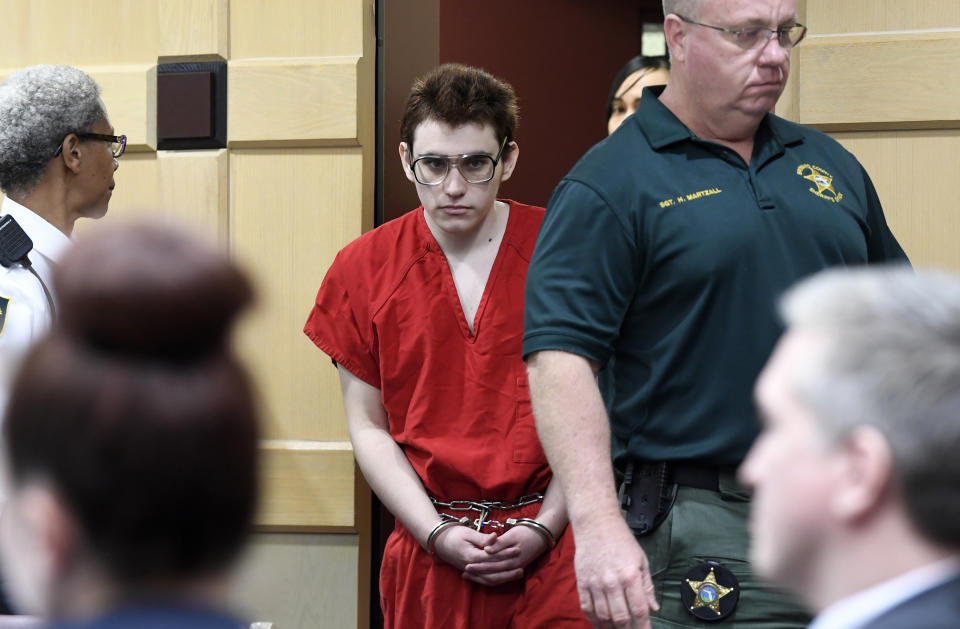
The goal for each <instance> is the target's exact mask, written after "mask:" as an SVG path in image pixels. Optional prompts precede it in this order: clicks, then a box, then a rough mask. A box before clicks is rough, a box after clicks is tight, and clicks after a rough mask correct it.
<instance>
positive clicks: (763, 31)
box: [674, 13, 807, 50]
mask: <svg viewBox="0 0 960 629" xmlns="http://www.w3.org/2000/svg"><path fill="white" fill-rule="evenodd" d="M674 15H676V16H677V17H678V18H680V19H681V20H683V21H684V22H686V23H687V24H696V25H697V26H703V27H704V28H712V29H713V30H715V31H720V32H723V33H728V34H730V35H733V41H734V42H735V43H736V44H737V45H738V46H740V47H741V48H743V49H744V50H754V49H756V48H762V47H763V46H766V45H767V42H768V41H770V39H771V38H772V37H773V36H774V35H776V36H777V41H778V42H779V43H780V47H781V48H783V49H784V50H790V49H791V48H793V47H794V46H796V45H797V44H799V43H800V42H801V41H802V40H803V38H804V36H805V35H806V34H807V27H806V26H804V25H803V24H794V25H792V26H782V27H780V28H777V29H773V28H766V27H764V26H749V27H747V28H737V29H733V28H724V27H723V26H712V25H710V24H704V23H702V22H696V21H694V20H691V19H690V18H688V17H684V16H682V15H680V14H679V13H675V14H674Z"/></svg>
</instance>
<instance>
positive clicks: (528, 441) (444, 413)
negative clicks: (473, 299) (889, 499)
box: [304, 201, 590, 629]
mask: <svg viewBox="0 0 960 629" xmlns="http://www.w3.org/2000/svg"><path fill="white" fill-rule="evenodd" d="M508 203H509V204H510V215H509V220H508V223H507V228H506V232H505V234H504V236H503V241H502V243H501V245H500V250H499V251H498V253H497V257H496V259H495V261H494V263H493V268H492V269H491V271H490V276H489V278H488V280H487V285H486V288H485V291H484V294H483V297H482V298H481V301H480V305H479V308H478V309H477V314H476V317H475V319H474V333H473V334H471V333H470V328H469V327H468V325H467V322H466V319H465V318H464V314H463V309H462V307H461V305H460V300H459V298H458V296H457V289H456V286H455V285H454V282H453V276H452V274H451V272H450V268H449V266H448V264H447V260H446V258H445V257H444V255H443V252H442V251H441V250H440V246H439V245H438V244H437V242H436V240H435V239H434V237H433V235H432V234H431V233H430V230H429V228H428V227H427V224H426V222H425V220H424V217H423V208H418V209H417V210H415V211H413V212H410V213H408V214H406V215H404V216H402V217H400V218H397V219H395V220H393V221H390V222H388V223H386V224H384V225H382V226H381V227H379V228H377V229H375V230H373V231H371V232H368V233H367V234H364V235H363V236H361V237H360V238H358V239H357V240H355V241H354V242H352V243H350V244H349V245H348V246H347V247H345V248H344V249H343V250H342V251H341V252H340V253H339V254H338V255H337V257H336V259H335V260H334V262H333V265H332V266H331V267H330V270H329V271H328V272H327V275H326V277H324V280H323V283H322V285H321V286H320V290H319V292H318V294H317V300H316V304H315V306H314V308H313V310H312V311H311V313H310V316H309V318H308V319H307V323H306V327H305V328H304V332H306V334H307V335H308V336H309V337H310V338H311V339H312V340H313V342H314V343H316V344H317V346H318V347H319V348H320V349H322V350H323V351H324V352H326V353H327V354H329V355H330V357H331V358H332V359H333V361H334V362H336V363H339V364H341V365H343V366H344V368H346V369H347V370H349V371H350V372H351V373H352V374H354V375H355V376H356V377H358V378H360V379H361V380H363V381H364V382H366V383H368V384H370V385H371V386H374V387H376V388H378V389H380V391H381V396H382V397H381V399H382V402H383V406H384V408H385V409H386V412H387V418H388V422H389V429H390V434H391V435H392V436H393V438H394V440H396V442H397V443H398V444H399V446H400V448H401V450H402V451H403V452H404V454H406V456H407V458H408V459H409V460H410V463H411V465H412V466H413V468H414V470H416V472H417V474H418V475H419V476H420V479H421V481H422V482H423V486H424V488H425V489H426V491H427V492H428V493H429V494H430V495H431V496H433V497H434V498H437V499H438V500H441V501H443V502H448V501H450V500H500V501H512V500H515V499H517V498H520V497H521V496H524V495H527V494H530V493H533V492H541V493H542V492H544V491H545V490H546V487H547V483H548V482H549V481H550V478H551V473H550V469H549V467H548V466H547V461H546V458H545V456H544V454H543V450H542V449H541V447H540V442H539V440H538V439H537V433H536V429H535V427H534V423H533V413H532V410H531V407H530V391H529V387H528V385H527V376H526V370H525V367H524V363H523V361H522V360H521V357H520V339H521V335H522V333H523V290H524V281H525V279H526V274H527V266H528V264H529V261H530V256H531V254H532V253H533V246H534V242H535V240H536V236H537V230H538V228H539V226H540V222H541V220H542V219H543V213H544V210H543V209H542V208H538V207H532V206H527V205H522V204H520V203H516V202H513V201H508ZM539 510H540V504H532V505H529V506H527V507H524V508H521V509H518V510H514V511H511V512H510V514H508V515H504V516H503V518H498V517H497V514H496V513H494V514H491V517H494V518H497V519H501V521H502V519H505V518H506V517H530V518H533V517H536V514H537V512H538V511H539ZM457 515H461V514H457ZM468 515H469V516H470V517H471V518H473V517H477V514H476V513H469V514H468ZM488 530H489V529H486V528H485V529H484V532H487V531H488ZM573 554H574V546H573V536H572V535H571V534H570V533H569V532H564V533H563V534H561V535H560V536H559V538H558V539H557V547H556V548H554V549H553V550H548V551H545V552H544V553H543V554H542V555H541V556H540V557H538V558H537V559H536V560H535V561H534V562H532V563H531V564H529V565H528V566H527V567H526V569H525V574H526V576H525V578H524V579H523V580H521V581H516V582H513V583H507V584H504V585H500V586H495V587H489V586H483V585H479V584H475V583H473V582H471V581H467V580H465V579H462V578H461V577H460V574H459V572H458V571H457V570H456V569H455V568H453V567H452V566H450V565H448V564H446V563H445V562H443V561H442V560H441V559H439V558H437V557H435V556H431V555H429V554H427V552H426V551H425V550H424V549H423V548H422V547H421V546H420V545H419V544H418V543H417V542H416V540H415V539H414V538H413V536H412V535H410V533H409V532H408V531H407V530H406V529H405V528H404V527H403V525H401V524H400V523H399V521H398V522H397V525H396V528H395V529H394V531H393V532H392V533H391V534H390V537H389V539H388V540H387V545H386V549H385V550H384V557H383V565H382V568H381V571H380V598H381V605H382V607H383V611H384V617H385V626H386V627H388V628H396V629H408V628H412V627H444V628H455V627H477V628H480V627H482V628H483V629H499V628H506V627H514V628H518V629H520V628H533V627H551V628H557V627H561V628H563V627H578V628H581V627H582V628H586V627H590V625H589V624H588V623H587V620H586V618H585V617H584V615H583V613H582V612H581V611H580V604H579V599H578V596H577V589H576V577H575V574H574V569H573Z"/></svg>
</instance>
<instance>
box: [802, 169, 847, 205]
mask: <svg viewBox="0 0 960 629" xmlns="http://www.w3.org/2000/svg"><path fill="white" fill-rule="evenodd" d="M797 174H798V175H800V176H801V177H803V178H804V179H807V180H808V181H812V182H813V185H814V186H816V187H815V188H809V190H810V192H812V193H813V194H815V195H817V196H818V197H820V198H821V199H826V200H827V201H833V202H834V203H839V201H840V199H842V198H843V193H842V192H837V191H836V190H835V189H834V187H833V176H832V175H831V174H830V173H828V172H827V171H825V170H824V169H822V168H820V167H819V166H814V165H813V164H800V165H799V166H798V167H797Z"/></svg>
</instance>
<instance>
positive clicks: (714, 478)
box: [667, 462, 736, 491]
mask: <svg viewBox="0 0 960 629" xmlns="http://www.w3.org/2000/svg"><path fill="white" fill-rule="evenodd" d="M735 472H736V468H735V467H734V466H732V465H699V464H696V463H684V462H679V463H675V462H670V463H667V478H668V479H669V482H672V483H676V484H677V485H680V486H681V487H694V488H696V489H709V490H711V491H720V476H721V475H726V474H730V475H732V474H734V473H735Z"/></svg>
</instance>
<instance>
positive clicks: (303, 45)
mask: <svg viewBox="0 0 960 629" xmlns="http://www.w3.org/2000/svg"><path fill="white" fill-rule="evenodd" d="M374 9H375V3H374V2H373V0H351V1H350V2H344V0H310V1H309V2H307V1H304V0H273V1H271V2H252V1H250V0H233V1H232V2H231V3H230V57H231V59H249V58H259V57H333V56H339V55H353V56H360V55H362V54H364V50H365V49H366V48H367V46H368V45H369V39H367V38H368V37H369V35H370V34H372V31H371V30H369V27H368V24H369V25H372V24H373V20H372V17H373V11H374ZM368 53H369V54H371V55H372V54H374V51H373V50H372V49H371V50H369V51H368Z"/></svg>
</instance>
